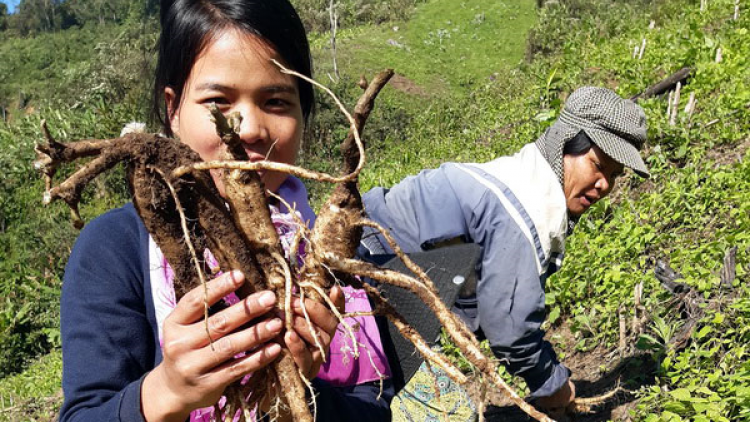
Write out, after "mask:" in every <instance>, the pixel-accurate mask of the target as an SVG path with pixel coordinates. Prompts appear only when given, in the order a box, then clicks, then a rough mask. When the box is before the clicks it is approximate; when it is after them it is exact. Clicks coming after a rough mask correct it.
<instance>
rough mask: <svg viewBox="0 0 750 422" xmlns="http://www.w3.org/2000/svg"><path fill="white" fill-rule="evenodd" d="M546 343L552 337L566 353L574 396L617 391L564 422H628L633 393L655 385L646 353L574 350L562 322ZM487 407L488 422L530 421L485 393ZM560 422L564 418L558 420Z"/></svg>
mask: <svg viewBox="0 0 750 422" xmlns="http://www.w3.org/2000/svg"><path fill="white" fill-rule="evenodd" d="M546 337H547V340H550V339H551V338H552V337H554V339H555V340H554V342H553V343H554V344H556V347H555V349H556V351H557V352H558V354H560V353H565V358H564V359H562V361H563V362H564V363H565V365H566V366H567V367H568V368H570V370H571V371H572V372H573V375H572V378H573V382H574V383H575V386H576V396H577V397H582V398H586V397H598V396H602V395H605V394H607V393H609V392H611V391H613V390H615V389H616V388H618V386H619V387H620V390H619V391H618V392H617V393H616V394H615V395H614V396H613V397H611V398H609V399H607V400H605V401H604V402H603V403H601V404H598V405H595V406H592V408H591V412H590V413H585V414H584V413H579V414H576V415H571V416H570V417H569V418H568V419H567V420H568V421H576V422H600V421H609V420H613V421H629V420H631V416H630V411H631V410H635V408H636V405H637V398H636V396H635V395H634V394H633V393H632V392H633V391H636V390H638V389H639V388H640V387H642V386H644V385H651V384H653V383H654V370H655V369H656V366H655V364H654V360H653V357H652V356H651V355H649V354H645V353H636V354H632V353H631V354H628V355H626V356H624V357H621V356H620V353H619V351H618V350H617V348H616V347H606V346H604V345H600V346H598V347H596V348H594V349H593V350H590V351H587V352H577V351H575V344H576V343H577V341H578V340H577V339H576V338H575V336H574V334H573V333H572V332H571V330H570V326H569V324H567V323H565V324H563V325H561V326H559V327H556V328H554V329H551V330H549V331H548V332H547V336H546ZM488 398H489V403H490V405H489V406H488V408H487V411H486V412H485V417H486V420H487V422H500V421H502V422H525V421H531V419H529V418H528V416H526V415H525V414H524V413H523V412H521V411H520V409H518V408H517V407H515V406H511V405H510V404H508V402H507V401H506V400H505V399H504V398H503V397H502V396H501V395H500V394H498V393H495V392H492V393H490V392H488ZM558 420H559V421H563V420H565V419H558Z"/></svg>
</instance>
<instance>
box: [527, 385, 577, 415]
mask: <svg viewBox="0 0 750 422" xmlns="http://www.w3.org/2000/svg"><path fill="white" fill-rule="evenodd" d="M575 398H576V386H575V384H573V381H571V380H570V379H568V382H567V383H565V384H563V386H562V387H561V388H560V389H559V390H557V392H555V394H553V395H551V396H549V397H540V398H539V400H537V404H539V407H541V408H543V409H544V410H546V411H547V412H548V413H549V415H550V416H551V417H552V418H554V419H561V418H562V417H563V416H565V411H566V410H567V409H568V407H570V406H571V405H572V404H573V401H574V400H575Z"/></svg>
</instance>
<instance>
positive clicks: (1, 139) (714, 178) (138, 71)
mask: <svg viewBox="0 0 750 422" xmlns="http://www.w3.org/2000/svg"><path fill="white" fill-rule="evenodd" d="M365 3H366V4H371V6H372V7H369V8H360V9H358V6H357V5H360V6H361V5H362V4H365ZM377 3H378V2H368V1H365V0H360V1H359V3H358V2H357V1H355V0H351V1H342V2H341V6H340V7H341V8H342V9H341V13H342V21H341V22H342V27H341V28H340V31H339V33H338V39H337V45H338V48H337V54H336V57H337V61H338V65H339V69H340V71H341V75H340V80H338V82H332V79H333V80H335V79H336V77H335V75H333V67H332V54H331V51H330V49H329V34H328V33H326V32H325V28H326V24H325V22H327V21H326V18H327V15H323V14H321V13H320V10H322V9H321V7H325V6H322V5H323V4H325V5H327V2H321V1H314V0H304V1H303V0H299V1H297V2H295V4H296V5H297V6H298V7H299V8H300V12H301V14H302V15H303V18H304V19H305V21H306V24H307V26H308V27H309V28H311V29H313V30H314V31H315V32H313V33H312V34H311V40H312V44H313V46H314V56H315V61H316V75H317V79H319V80H320V81H322V82H325V83H327V84H328V85H330V86H331V87H332V88H333V89H334V90H335V91H336V92H337V93H340V94H341V97H342V98H343V99H344V100H345V102H347V104H349V105H350V106H351V105H353V102H354V100H355V99H356V97H357V96H358V95H359V89H358V88H356V86H355V82H356V81H357V80H358V79H359V76H360V74H363V73H364V74H366V75H371V74H372V73H373V72H375V71H376V70H378V69H380V68H383V67H393V68H395V70H396V72H397V73H398V75H399V76H398V77H397V79H396V81H395V82H396V83H394V84H392V86H391V87H389V88H387V89H386V90H385V91H384V93H383V94H382V96H381V98H380V99H379V102H378V104H377V107H376V109H375V112H374V114H373V117H372V120H371V121H370V122H369V123H368V128H367V132H366V134H367V135H368V138H369V140H370V141H369V142H370V146H369V155H368V160H369V163H368V167H367V168H366V169H365V171H364V173H363V175H362V176H361V185H362V190H363V191H364V190H367V189H369V188H371V187H374V186H390V185H392V184H394V183H396V182H398V181H399V180H401V179H402V178H403V177H405V176H407V175H410V174H415V173H417V172H419V171H420V170H421V169H424V168H431V167H435V166H438V165H439V164H440V163H442V162H445V161H481V160H487V159H490V158H492V157H495V156H497V155H503V154H508V153H512V152H514V151H517V150H518V149H520V148H521V146H523V145H524V144H526V143H528V142H531V141H533V140H535V139H536V137H537V136H539V134H541V133H542V132H543V131H544V129H545V128H547V127H548V126H549V125H550V124H551V123H552V122H553V121H554V119H555V118H556V116H557V113H558V111H559V107H560V105H561V104H562V102H563V101H564V99H565V98H566V97H567V95H568V94H569V93H571V92H572V91H573V90H574V89H575V88H577V87H579V86H582V85H600V86H606V87H608V88H611V89H613V90H615V91H617V92H618V93H619V94H621V95H622V96H625V97H630V96H634V95H636V94H639V93H641V92H643V91H645V90H646V89H647V88H648V87H650V86H652V85H653V84H655V83H657V82H659V81H661V80H662V79H664V78H666V77H667V76H669V75H671V74H672V73H674V72H676V71H678V70H680V69H682V68H684V67H690V68H691V73H690V77H689V78H688V79H687V80H686V82H685V83H684V84H683V85H682V90H681V94H680V102H679V104H678V107H677V110H678V112H677V114H676V118H675V121H674V124H671V123H670V118H669V116H668V115H667V109H668V108H672V107H669V106H668V95H667V94H664V95H660V96H656V97H652V98H648V99H644V100H641V101H640V104H641V105H642V106H643V107H644V109H645V110H646V113H647V116H648V119H649V141H648V143H647V145H646V150H645V152H644V155H645V156H646V157H647V160H646V161H647V163H648V165H649V167H650V169H651V171H652V178H651V179H649V180H647V181H644V180H641V179H639V178H637V177H635V176H633V175H631V174H627V175H626V176H625V177H623V178H622V179H621V180H620V181H619V182H618V183H619V185H618V187H617V188H616V190H615V191H614V192H613V194H612V195H611V197H610V198H608V199H606V200H603V201H601V202H600V203H598V204H597V205H596V206H595V207H594V209H593V210H591V211H590V212H589V213H587V214H586V215H585V217H584V218H583V219H582V220H581V221H580V223H579V224H578V226H577V228H576V230H575V233H574V234H573V236H572V237H570V238H569V241H568V244H567V245H566V250H567V251H568V252H567V256H566V261H565V265H564V266H563V269H562V270H561V271H560V272H559V273H558V274H556V275H555V276H554V277H553V278H551V279H550V280H548V282H547V292H548V294H547V305H548V311H549V317H548V319H549V323H548V324H546V327H547V329H548V331H549V338H550V340H551V341H552V342H553V343H554V344H555V345H556V347H557V349H558V350H560V351H561V352H562V353H561V358H562V360H563V361H564V362H566V364H568V365H569V366H570V367H571V368H572V369H573V370H574V379H577V380H578V383H579V384H578V386H579V391H580V393H581V394H582V395H584V396H597V395H601V394H604V393H606V392H608V391H611V390H613V389H615V388H616V387H617V386H618V385H619V386H620V387H621V388H622V391H619V392H618V393H617V395H616V397H615V399H614V400H610V401H609V402H607V403H606V404H604V405H602V406H600V407H595V408H594V409H593V413H592V414H590V415H583V416H581V417H580V419H579V420H585V421H605V420H627V419H628V418H630V420H638V421H648V422H654V421H696V422H700V421H744V420H750V359H748V356H749V355H748V353H750V352H748V351H747V344H748V343H749V342H750V328H748V327H749V326H750V288H748V287H747V285H748V281H750V152H748V151H749V150H750V63H749V62H748V61H749V60H750V59H749V57H750V34H748V32H749V31H750V11H748V10H747V6H748V4H747V3H746V2H744V1H741V2H740V3H741V4H740V13H739V16H738V18H737V19H735V18H734V11H735V9H734V4H735V2H734V0H713V1H708V2H707V7H706V9H705V10H703V11H701V9H700V4H699V3H700V2H697V1H687V0H658V1H653V2H651V1H646V0H636V1H631V2H624V1H621V0H550V1H548V2H546V4H545V5H543V6H542V7H541V8H538V5H537V4H535V3H534V2H532V1H528V0H505V1H495V0H463V1H461V2H457V1H455V0H429V1H408V0H399V1H395V2H393V5H392V7H391V8H390V9H388V8H382V7H378V6H377ZM139 10H140V9H139ZM357 10H366V11H368V13H356V11H357ZM132 16H135V17H134V18H128V19H122V20H117V21H113V22H105V23H104V24H101V25H72V26H69V27H67V28H65V29H62V28H61V29H59V30H57V31H56V32H45V31H42V32H40V33H38V34H36V35H34V34H27V35H25V36H21V34H19V33H14V32H10V29H6V30H5V31H2V32H0V106H2V107H3V108H4V109H6V110H7V112H6V113H7V115H8V121H7V122H2V121H1V120H2V115H0V168H3V169H4V171H3V172H1V173H0V298H2V299H1V300H3V301H4V302H5V303H4V306H3V310H2V311H1V312H0V421H4V420H8V421H11V420H12V421H16V420H39V421H42V420H45V421H46V420H50V415H51V414H53V413H54V411H55V409H56V408H57V406H59V403H60V396H59V395H58V391H59V382H60V375H61V374H60V366H61V358H60V351H59V347H60V344H59V312H58V300H59V288H60V283H61V281H60V280H61V275H62V270H63V268H64V265H65V262H66V260H67V255H68V254H69V248H70V247H71V245H72V242H73V241H74V239H75V236H76V232H75V230H74V229H72V228H71V227H70V224H69V223H68V212H67V210H65V209H64V207H63V206H62V205H61V204H57V205H54V206H51V207H46V208H45V207H42V206H41V205H40V198H41V193H42V192H43V189H44V188H43V183H42V182H41V181H40V180H39V177H38V175H36V174H35V173H34V171H33V169H32V168H31V163H32V160H33V155H34V154H33V145H34V143H35V142H36V141H38V140H39V139H40V133H39V123H40V121H41V119H46V120H47V121H48V124H49V125H50V127H51V128H52V130H53V133H54V134H55V135H56V136H57V137H58V138H59V139H64V140H68V139H79V138H84V137H100V138H101V137H112V136H116V135H117V134H118V133H119V130H120V128H121V127H122V126H123V125H124V124H125V123H127V122H129V121H132V120H143V119H145V118H146V116H147V111H148V110H147V100H146V98H147V94H146V93H147V90H148V83H147V82H148V81H147V76H145V75H148V72H149V69H150V67H151V66H152V65H153V63H152V61H153V60H152V59H153V55H152V53H151V52H150V50H149V48H150V46H152V45H153V42H154V39H155V38H154V37H155V31H156V25H155V24H154V21H153V18H152V17H149V16H151V15H149V14H148V13H145V14H137V13H133V15H132ZM2 28H3V27H2V25H0V29H2ZM644 40H645V50H644V51H643V53H642V55H641V54H640V51H638V52H636V53H635V54H634V50H635V49H636V47H637V48H639V50H640V47H641V46H642V45H644ZM75 46H81V48H75ZM92 46H96V48H92ZM719 51H720V53H719ZM87 53H88V54H87ZM718 55H720V56H721V60H720V61H717V56H718ZM329 75H330V78H329ZM19 92H22V93H24V94H23V95H19ZM691 95H692V96H693V97H694V99H695V107H694V111H693V112H692V113H688V112H686V110H685V108H686V106H687V105H688V102H689V100H690V98H691ZM20 97H23V101H19V100H20V99H21V98H20ZM317 101H318V104H317V109H318V115H317V117H316V123H315V124H314V126H313V127H312V128H311V130H310V131H309V132H310V136H309V137H308V139H306V140H305V146H304V154H303V157H302V160H301V161H302V163H303V164H304V165H305V166H307V167H311V168H316V169H322V170H332V169H335V168H338V162H339V158H340V155H339V151H338V147H337V145H336V140H339V139H341V138H342V137H343V136H344V135H345V133H346V130H347V127H346V125H345V123H344V121H343V119H342V118H341V117H340V116H339V115H338V113H337V112H336V111H335V109H334V108H333V106H332V104H331V103H330V101H329V100H328V99H325V98H320V99H318V100H317ZM21 103H23V104H21ZM19 106H23V107H22V108H19ZM67 171H72V169H68V170H67ZM121 176H122V175H121V173H118V172H116V173H114V174H112V175H110V176H107V177H106V178H105V179H104V180H101V181H99V182H97V183H95V186H94V188H93V189H91V190H90V191H88V192H87V194H86V195H87V198H86V199H85V200H84V201H82V202H83V203H84V204H85V205H83V206H82V214H83V216H84V218H86V219H90V218H93V217H94V216H96V215H98V214H100V213H102V212H104V211H105V210H107V209H109V208H111V207H114V206H117V205H118V204H121V203H123V202H124V201H126V200H127V189H126V187H124V185H123V182H122V177H121ZM311 187H312V193H313V196H314V201H315V202H316V203H320V202H321V201H322V199H321V198H322V197H323V196H324V195H325V193H326V192H327V190H328V187H327V186H322V185H319V184H311ZM734 247H736V249H732V248H734ZM730 250H735V251H736V252H735V254H736V255H735V258H734V260H733V261H732V260H731V259H725V257H727V256H729V255H728V254H727V252H728V251H730ZM730 261H731V263H732V264H733V265H732V266H733V268H727V266H726V264H725V262H730ZM659 262H661V263H666V264H668V265H669V266H670V267H671V268H673V269H674V270H675V271H677V272H679V273H680V274H681V275H682V277H681V279H678V280H676V281H677V282H679V283H684V284H685V285H687V286H689V287H690V289H691V292H692V293H691V294H690V296H681V295H679V294H673V293H670V292H669V291H668V290H667V289H665V288H664V287H663V286H662V283H660V281H659V280H658V279H657V278H656V276H655V274H654V268H655V267H656V266H657V263H659ZM730 269H733V270H734V271H733V272H734V278H731V277H730V278H727V277H728V275H731V273H732V271H727V270H730ZM722 270H724V271H722ZM722 274H724V275H723V276H722ZM722 277H724V278H723V279H724V280H725V281H724V282H722ZM641 285H642V295H641V299H640V306H637V304H636V299H635V295H634V292H635V291H636V290H639V289H640V287H639V286H641ZM685 298H688V299H689V301H690V302H689V303H692V304H694V305H695V306H692V305H691V306H692V307H689V308H686V307H685V306H686V305H685V304H686V303H688V302H686V300H685ZM688 311H689V312H688ZM634 318H636V321H641V322H642V323H641V326H640V329H641V330H640V331H639V332H637V333H633V332H631V324H632V321H633V319H634ZM621 319H623V320H624V321H626V330H625V333H624V334H625V337H624V340H625V346H626V347H625V349H623V350H618V348H619V345H620V340H621V339H620V337H621V335H620V320H621ZM445 347H446V348H447V349H450V345H446V346H445ZM455 358H456V359H459V360H460V359H461V358H460V356H455ZM618 383H619V384H618ZM517 386H518V387H519V388H522V387H523V385H522V384H521V383H518V384H517ZM501 410H502V409H501ZM506 410H507V412H508V414H507V416H506V419H505V420H524V419H522V418H519V417H518V415H517V414H515V413H513V412H512V411H511V410H510V409H506Z"/></svg>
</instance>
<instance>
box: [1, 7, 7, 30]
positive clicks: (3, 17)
mask: <svg viewBox="0 0 750 422" xmlns="http://www.w3.org/2000/svg"><path fill="white" fill-rule="evenodd" d="M7 27H8V5H6V4H5V3H0V31H5V29H6V28H7Z"/></svg>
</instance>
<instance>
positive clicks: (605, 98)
mask: <svg viewBox="0 0 750 422" xmlns="http://www.w3.org/2000/svg"><path fill="white" fill-rule="evenodd" d="M580 131H584V132H585V133H586V135H588V137H589V138H591V140H592V141H593V142H594V143H595V144H596V146H598V147H599V148H601V149H602V151H604V153H606V154H607V155H608V156H610V157H612V158H613V159H614V160H615V161H617V162H619V163H620V164H622V165H624V166H625V167H629V168H631V169H633V171H635V172H636V173H637V174H638V175H640V176H642V177H649V172H648V169H647V168H646V164H645V163H644V162H643V159H642V158H641V156H640V154H639V153H638V151H639V150H640V149H641V148H642V147H643V144H644V142H646V114H645V113H644V112H643V109H642V108H641V107H640V106H639V105H637V104H636V103H634V102H632V101H630V100H625V99H622V98H621V97H620V96H619V95H617V94H615V93H614V92H612V91H610V90H608V89H605V88H597V87H591V86H586V87H582V88H579V89H577V90H575V91H574V92H573V93H572V94H571V95H570V97H569V98H568V100H567V101H566V102H565V106H564V107H563V110H562V112H561V113H560V116H559V117H558V119H557V121H556V122H555V123H554V124H553V125H552V126H551V127H550V128H549V129H548V130H547V131H546V132H545V133H544V134H543V135H542V136H540V137H539V139H537V141H536V145H537V147H538V148H539V150H540V151H541V152H542V155H543V156H544V158H546V159H547V162H549V163H550V166H552V169H553V170H554V171H555V174H556V175H557V177H558V178H559V179H560V183H561V184H562V181H563V163H562V151H563V146H564V145H565V142H567V141H568V140H570V139H572V138H573V137H574V136H575V135H577V134H578V133H579V132H580Z"/></svg>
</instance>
